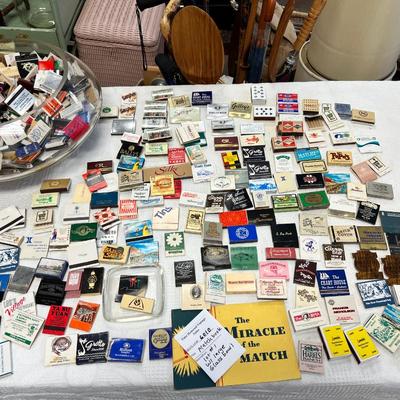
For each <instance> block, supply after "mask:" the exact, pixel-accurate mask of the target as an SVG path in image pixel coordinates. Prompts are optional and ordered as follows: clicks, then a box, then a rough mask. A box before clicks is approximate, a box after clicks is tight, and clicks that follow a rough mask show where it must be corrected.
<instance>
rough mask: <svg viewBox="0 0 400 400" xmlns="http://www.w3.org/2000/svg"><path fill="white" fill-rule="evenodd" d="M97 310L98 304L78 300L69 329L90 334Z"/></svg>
mask: <svg viewBox="0 0 400 400" xmlns="http://www.w3.org/2000/svg"><path fill="white" fill-rule="evenodd" d="M99 308H100V304H96V303H88V302H86V301H82V300H80V301H79V302H78V304H77V306H76V308H75V312H74V315H73V316H72V319H71V321H70V323H69V327H70V328H73V329H79V330H81V331H86V332H90V330H91V329H92V326H93V324H94V320H95V319H96V315H97V312H98V311H99Z"/></svg>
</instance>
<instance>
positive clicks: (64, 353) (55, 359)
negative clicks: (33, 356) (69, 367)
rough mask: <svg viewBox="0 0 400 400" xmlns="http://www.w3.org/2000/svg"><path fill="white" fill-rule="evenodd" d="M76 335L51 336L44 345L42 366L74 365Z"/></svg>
mask: <svg viewBox="0 0 400 400" xmlns="http://www.w3.org/2000/svg"><path fill="white" fill-rule="evenodd" d="M76 345H77V336H76V335H66V336H51V337H48V338H47V340H46V344H45V355H44V365H45V366H46V367H51V366H53V365H64V364H75V362H76Z"/></svg>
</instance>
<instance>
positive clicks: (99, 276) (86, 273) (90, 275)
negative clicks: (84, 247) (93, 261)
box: [80, 267, 104, 296]
mask: <svg viewBox="0 0 400 400" xmlns="http://www.w3.org/2000/svg"><path fill="white" fill-rule="evenodd" d="M103 277H104V268H103V267H98V268H85V269H84V270H83V274H82V279H81V288H80V290H81V294H82V295H86V296H92V295H97V294H101V292H102V290H103Z"/></svg>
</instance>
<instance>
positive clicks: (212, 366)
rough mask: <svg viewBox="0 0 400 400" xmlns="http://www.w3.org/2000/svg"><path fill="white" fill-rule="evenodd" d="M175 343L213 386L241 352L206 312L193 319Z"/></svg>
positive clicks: (240, 348) (179, 334)
mask: <svg viewBox="0 0 400 400" xmlns="http://www.w3.org/2000/svg"><path fill="white" fill-rule="evenodd" d="M175 339H176V340H177V342H178V343H179V344H180V345H181V346H182V347H183V348H184V349H185V350H186V351H187V352H188V353H189V354H190V356H191V357H192V358H193V359H194V360H195V361H196V362H197V363H198V364H199V366H200V367H201V368H202V369H203V370H204V372H205V373H206V374H207V375H208V376H209V377H210V378H211V379H212V380H213V381H214V382H216V381H217V380H218V379H219V378H221V376H222V375H224V374H225V372H226V371H228V369H229V368H230V367H231V366H232V365H233V364H234V363H235V362H236V361H237V360H238V359H239V358H240V356H241V355H242V354H243V353H244V352H245V350H244V348H243V347H242V346H241V345H240V344H239V343H238V342H237V341H236V340H235V339H234V338H233V337H232V336H231V335H230V334H229V333H228V332H227V331H226V330H225V328H224V327H223V326H222V325H221V324H220V323H219V322H218V321H217V320H216V319H215V318H214V317H213V316H212V315H211V314H210V313H209V312H208V311H207V310H203V311H202V312H201V313H200V314H199V315H197V317H195V318H194V319H193V320H192V321H191V322H190V323H189V324H188V325H186V327H185V328H184V329H182V331H180V332H179V333H178V334H177V335H176V336H175Z"/></svg>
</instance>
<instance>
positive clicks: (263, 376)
mask: <svg viewBox="0 0 400 400" xmlns="http://www.w3.org/2000/svg"><path fill="white" fill-rule="evenodd" d="M211 314H212V315H213V316H214V317H215V318H216V319H217V320H218V322H220V323H221V324H222V325H223V326H224V327H225V328H226V329H227V330H228V332H229V333H230V334H231V335H232V336H233V337H234V338H235V339H236V340H237V341H238V342H239V343H240V344H241V345H242V346H243V347H244V348H245V350H246V352H245V353H244V354H243V355H242V356H241V358H240V359H239V360H238V361H237V362H236V363H235V364H233V366H232V367H231V368H230V369H229V370H228V371H227V372H226V373H225V374H224V375H223V377H222V378H221V379H220V380H219V381H218V382H217V386H229V385H241V384H249V383H259V382H273V381H283V380H290V379H300V377H301V374H300V371H299V367H298V364H297V357H296V350H295V347H294V343H293V338H292V334H291V330H290V328H289V321H288V318H287V313H286V308H285V305H284V302H283V301H269V302H258V303H247V304H228V305H219V306H214V307H211Z"/></svg>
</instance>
